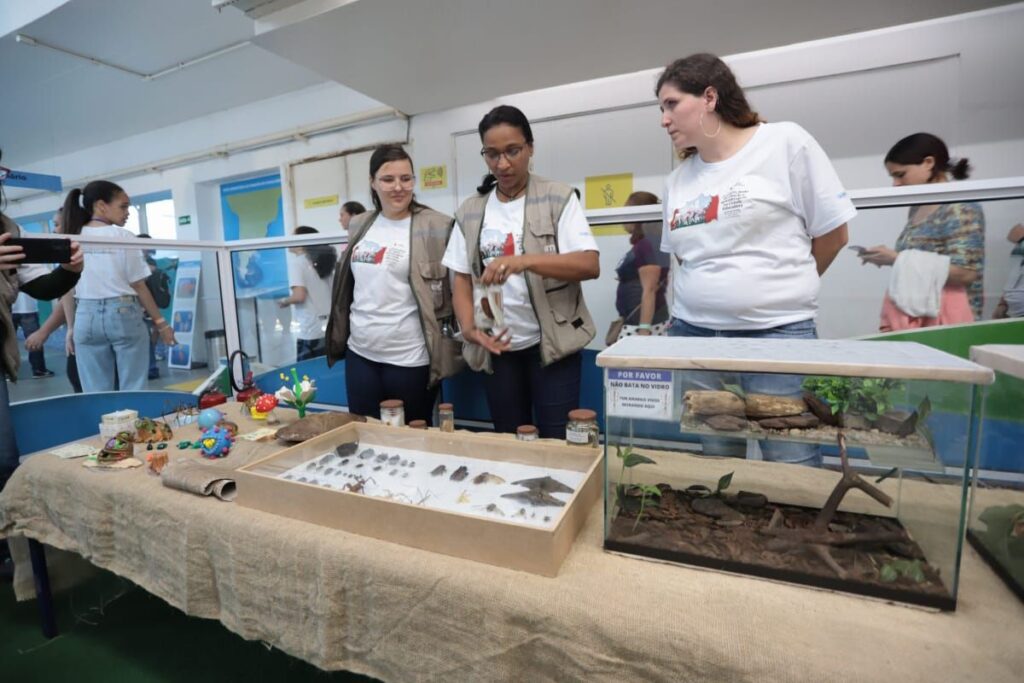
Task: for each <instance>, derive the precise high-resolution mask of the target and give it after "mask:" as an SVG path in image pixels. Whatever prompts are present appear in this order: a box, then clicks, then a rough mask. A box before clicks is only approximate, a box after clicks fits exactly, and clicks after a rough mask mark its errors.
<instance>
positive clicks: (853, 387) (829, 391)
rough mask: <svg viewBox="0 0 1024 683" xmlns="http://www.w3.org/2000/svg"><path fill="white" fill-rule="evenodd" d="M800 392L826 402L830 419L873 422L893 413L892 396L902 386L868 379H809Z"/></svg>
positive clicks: (886, 380)
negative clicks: (849, 416)
mask: <svg viewBox="0 0 1024 683" xmlns="http://www.w3.org/2000/svg"><path fill="white" fill-rule="evenodd" d="M803 388H804V389H805V390H806V391H809V392H811V393H812V394H814V395H815V396H817V397H818V398H820V399H821V400H822V401H825V402H826V403H827V404H828V405H829V409H830V410H831V411H832V414H833V415H838V414H843V413H850V414H853V415H863V416H864V417H865V418H867V419H868V420H871V421H874V420H877V419H878V416H879V415H884V414H885V413H887V412H888V411H890V410H892V408H893V400H892V399H893V395H894V394H895V393H896V392H897V391H898V390H900V389H902V388H903V383H902V382H900V381H899V380H895V379H875V378H870V377H867V378H859V377H808V378H807V379H805V380H804V383H803Z"/></svg>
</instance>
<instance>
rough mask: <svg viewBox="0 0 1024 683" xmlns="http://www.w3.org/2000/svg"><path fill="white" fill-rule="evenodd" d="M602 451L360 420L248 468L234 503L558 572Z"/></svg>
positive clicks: (592, 496) (590, 499) (592, 489)
mask: <svg viewBox="0 0 1024 683" xmlns="http://www.w3.org/2000/svg"><path fill="white" fill-rule="evenodd" d="M601 456H602V451H601V450H600V449H598V448H580V447H573V446H566V445H564V444H561V443H558V442H550V443H549V442H545V441H534V442H522V441H518V440H516V439H514V438H511V437H505V436H498V435H485V434H472V433H468V432H440V431H436V430H422V429H412V428H409V427H392V426H389V425H382V424H364V423H352V424H348V425H345V426H343V427H340V428H338V429H334V430H332V431H330V432H327V433H325V434H322V435H320V436H318V437H315V438H313V439H310V440H308V441H305V442H303V443H301V444H298V445H296V446H293V447H291V448H288V449H286V450H283V451H281V452H279V453H276V454H274V455H272V456H269V457H267V458H264V459H262V460H259V461H257V462H254V463H251V464H250V465H248V466H246V467H243V468H240V469H239V470H238V472H237V483H238V498H237V503H238V504H239V505H244V506H246V507H253V508H258V509H260V510H264V511H267V512H272V513H275V514H279V515H283V516H286V517H292V518H295V519H300V520H303V521H306V522H312V523H314V524H320V525H323V526H329V527H334V528H336V529H342V530H345V531H351V532H354V533H357V534H361V535H364V536H372V537H375V538H379V539H382V540H385V541H392V542H394V543H401V544H404V545H409V546H413V547H416V548H422V549H424V550H430V551H433V552H439V553H444V554H447V555H453V556H456V557H462V558H465V559H470V560H476V561H479V562H486V563H489V564H495V565H499V566H503V567H508V568H511V569H520V570H523V571H528V572H532V573H536V574H543V575H546V576H555V575H557V573H558V568H559V566H560V565H561V563H562V560H563V559H565V556H566V555H567V554H568V552H569V550H570V548H571V547H572V543H573V540H574V539H575V538H576V534H577V533H578V532H579V530H580V528H581V527H582V525H583V522H584V521H585V520H586V516H587V514H589V512H590V511H591V510H592V509H593V506H594V503H595V502H596V501H597V499H598V498H599V497H600V477H601V471H600V463H601Z"/></svg>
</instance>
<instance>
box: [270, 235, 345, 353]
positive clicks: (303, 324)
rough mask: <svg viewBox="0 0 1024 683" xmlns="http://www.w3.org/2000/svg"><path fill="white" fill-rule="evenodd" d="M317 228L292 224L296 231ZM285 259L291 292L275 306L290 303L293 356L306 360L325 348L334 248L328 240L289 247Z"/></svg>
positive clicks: (334, 260) (325, 349)
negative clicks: (295, 329) (295, 330)
mask: <svg viewBox="0 0 1024 683" xmlns="http://www.w3.org/2000/svg"><path fill="white" fill-rule="evenodd" d="M318 232H319V231H318V230H317V229H316V228H313V227H310V226H308V225H300V226H299V227H297V228H295V232H294V234H296V235H315V234H317V233H318ZM288 251H289V252H291V253H290V254H289V259H288V286H289V287H291V294H290V295H289V296H288V297H286V298H284V299H281V300H280V301H278V302H277V304H278V306H280V307H282V308H284V307H285V306H294V307H295V309H294V315H293V318H292V321H293V322H295V323H296V324H297V325H298V327H299V331H298V335H297V339H296V341H295V360H297V361H300V360H308V359H310V358H316V357H317V356H322V355H324V354H325V353H326V352H327V346H326V344H325V343H324V328H325V327H326V326H327V317H328V315H330V312H331V281H332V279H333V278H334V267H335V266H336V265H337V263H338V252H336V251H335V250H334V247H332V246H331V245H329V244H317V245H314V246H311V247H293V248H292V249H289V250H288Z"/></svg>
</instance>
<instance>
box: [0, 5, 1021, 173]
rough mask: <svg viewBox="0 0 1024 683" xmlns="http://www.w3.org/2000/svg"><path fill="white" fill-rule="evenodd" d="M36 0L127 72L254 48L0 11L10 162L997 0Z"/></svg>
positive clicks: (138, 55) (0, 113) (152, 55)
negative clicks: (311, 100)
mask: <svg viewBox="0 0 1024 683" xmlns="http://www.w3.org/2000/svg"><path fill="white" fill-rule="evenodd" d="M38 1H39V2H42V0H38ZM47 2H48V4H49V5H59V6H58V7H57V8H56V9H54V10H53V11H52V12H49V13H47V14H45V15H44V16H41V17H40V18H38V19H34V20H32V21H30V22H29V23H27V24H26V25H24V26H21V27H20V28H17V31H18V32H20V33H23V34H26V35H29V36H31V37H33V38H35V39H38V40H41V41H44V42H47V43H51V44H55V45H59V46H61V47H64V48H66V49H69V50H72V51H75V52H79V53H83V54H87V55H91V56H93V57H96V58H99V59H102V60H106V61H109V62H112V63H115V64H118V65H121V66H124V67H127V68H130V69H132V70H134V71H138V72H143V73H152V72H156V71H159V70H161V69H164V68H167V67H169V66H173V65H175V64H177V63H179V62H182V61H186V60H189V59H193V58H196V57H199V56H201V55H204V54H207V53H209V52H212V51H214V50H218V49H220V48H223V47H226V46H229V45H232V44H234V43H238V42H240V41H246V40H253V42H254V43H256V44H250V45H247V46H244V47H242V48H240V49H238V50H235V51H232V52H230V53H228V54H225V55H222V56H219V57H215V58H213V59H210V60H208V61H205V62H202V63H201V64H197V65H195V66H192V67H189V68H186V69H184V70H181V71H178V72H176V73H173V74H170V75H168V76H166V77H163V78H160V79H158V80H154V81H145V80H143V79H141V78H138V77H136V76H132V75H130V74H126V73H123V72H120V71H116V70H113V69H109V68H105V67H101V66H96V65H92V64H89V63H88V62H86V61H83V60H80V59H76V58H74V57H71V56H68V55H64V54H59V53H56V52H53V51H50V50H47V49H45V48H41V47H32V46H29V45H26V44H24V43H17V42H15V36H14V31H13V30H14V28H15V26H16V24H17V23H21V22H14V24H15V26H12V25H11V22H9V21H7V20H8V19H9V16H8V15H11V16H13V14H14V13H5V15H4V16H0V19H2V20H3V21H0V32H3V31H6V30H10V31H12V32H11V33H8V34H7V35H3V36H0V65H2V68H0V93H3V98H4V106H3V107H0V148H2V149H3V153H4V154H3V163H4V164H5V165H7V166H12V167H15V168H17V167H19V166H27V165H29V164H32V163H34V162H38V161H40V160H45V159H49V158H54V157H57V156H60V155H63V154H67V153H70V152H73V151H76V150H81V149H85V148H88V147H92V146H95V145H100V144H103V143H108V142H112V141H116V140H119V139H122V138H125V137H127V136H131V135H135V134H138V133H142V132H146V131H149V130H154V129H158V128H162V127H165V126H169V125H172V124H175V123H180V122H182V121H186V120H189V119H194V118H197V117H202V116H204V115H206V114H209V113H212V112H215V111H221V110H226V109H230V108H233V107H237V106H240V105H243V104H248V103H252V102H256V101H260V100H263V99H266V98H270V97H275V96H279V95H282V94H286V93H289V92H292V91H295V90H298V89H301V88H306V87H309V86H311V85H315V84H318V83H324V82H329V81H334V82H337V83H340V84H343V85H345V86H347V87H349V88H351V89H353V90H356V91H359V92H361V93H364V94H366V95H368V96H370V97H372V98H374V99H375V100H378V101H380V102H382V103H384V104H387V105H390V106H393V107H395V108H397V109H399V110H402V111H404V112H406V113H409V114H414V113H420V112H425V111H434V110H439V109H446V108H449V107H454V106H457V105H460V104H470V103H476V102H480V101H482V100H486V99H489V98H492V97H496V96H499V95H503V94H511V93H516V92H523V91H528V90H534V89H538V88H543V87H548V86H552V85H559V84H564V83H571V82H575V81H581V80H587V79H592V78H598V77H602V76H609V75H614V74H620V73H628V72H633V71H638V70H641V69H649V68H653V67H657V66H659V65H662V64H664V63H666V62H668V61H670V60H671V59H673V58H675V57H679V56H681V55H684V54H688V53H691V52H695V51H701V50H710V51H714V52H716V53H718V54H735V53H740V52H747V51H751V50H755V49H760V48H765V47H771V46H779V45H786V44H790V43H794V42H799V41H805V40H810V39H815V38H824V37H828V36H833V35H840V34H845V33H851V32H855V31H860V30H865V29H870V28H877V27H882V26H889V25H896V24H900V23H905V22H910V21H916V20H921V19H927V18H930V17H937V16H946V15H949V14H955V13H959V12H965V11H969V10H973V9H979V8H983V7H990V6H995V5H1001V4H1009V3H1008V2H1006V1H1005V0H1003V1H1000V0H860V2H858V3H839V2H833V3H828V6H827V8H826V7H825V4H824V3H821V2H816V1H815V0H763V1H762V2H759V3H756V2H749V1H747V0H716V1H715V2H703V3H697V2H692V1H690V2H685V1H681V0H631V1H626V0H514V1H509V0H305V1H304V2H298V3H295V4H294V6H291V7H287V8H286V9H283V10H281V11H279V12H276V13H273V14H270V15H268V16H264V17H262V18H261V19H259V20H258V21H257V23H256V25H255V26H256V28H257V29H258V30H259V32H260V34H259V35H258V36H256V37H255V38H254V23H253V20H252V19H250V18H249V17H248V16H246V15H245V14H243V13H242V12H240V11H238V10H237V9H225V10H223V11H222V12H218V11H217V10H215V9H213V7H212V6H211V0H67V1H66V2H63V3H58V2H54V1H53V0H47ZM288 2H289V3H290V2H291V0H288ZM42 6H43V7H44V8H45V7H46V6H45V5H42ZM39 13H41V12H39ZM37 14H38V13H37ZM22 15H24V13H22ZM29 18H31V17H29ZM25 20H26V21H28V18H26V19H25Z"/></svg>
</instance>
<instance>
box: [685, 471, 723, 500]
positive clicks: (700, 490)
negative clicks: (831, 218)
mask: <svg viewBox="0 0 1024 683" xmlns="http://www.w3.org/2000/svg"><path fill="white" fill-rule="evenodd" d="M733 474H735V473H734V472H730V473H729V474H723V475H722V476H721V477H719V478H718V486H716V487H715V490H714V491H712V490H711V489H709V488H708V487H707V486H704V484H694V485H693V486H690V487H689V488H687V489H686V491H687V493H690V494H692V495H695V496H698V497H700V498H711V497H712V496H721V495H722V493H724V492H725V490H726V489H727V488H729V485H730V484H732V475H733Z"/></svg>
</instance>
